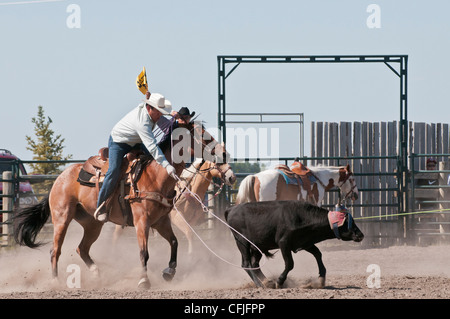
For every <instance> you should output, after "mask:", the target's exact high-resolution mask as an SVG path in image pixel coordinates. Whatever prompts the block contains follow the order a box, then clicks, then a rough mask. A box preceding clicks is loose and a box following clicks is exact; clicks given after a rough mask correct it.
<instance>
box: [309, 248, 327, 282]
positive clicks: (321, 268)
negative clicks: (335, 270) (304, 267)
mask: <svg viewBox="0 0 450 319" xmlns="http://www.w3.org/2000/svg"><path fill="white" fill-rule="evenodd" d="M305 250H306V251H307V252H309V253H311V254H312V255H313V256H314V258H316V261H317V266H318V267H319V287H318V288H323V287H325V275H326V273H327V270H326V269H325V265H324V264H323V262H322V253H321V252H320V250H319V248H317V246H316V245H312V246H311V247H308V248H305Z"/></svg>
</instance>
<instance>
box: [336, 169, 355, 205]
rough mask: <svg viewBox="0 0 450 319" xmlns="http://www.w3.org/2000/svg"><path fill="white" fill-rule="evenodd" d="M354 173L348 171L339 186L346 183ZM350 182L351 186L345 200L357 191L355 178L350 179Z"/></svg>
mask: <svg viewBox="0 0 450 319" xmlns="http://www.w3.org/2000/svg"><path fill="white" fill-rule="evenodd" d="M352 175H353V173H349V172H347V174H346V178H345V179H344V180H343V181H342V183H341V185H339V186H338V187H339V188H341V187H342V185H344V184H345V183H346V182H347V181H348V180H349V179H350V177H351V176H352ZM350 184H351V188H350V190H349V191H348V192H347V193H346V194H345V196H344V200H347V199H348V198H350V197H351V196H352V195H353V194H354V193H355V191H354V190H355V188H356V182H355V179H353V178H352V179H350Z"/></svg>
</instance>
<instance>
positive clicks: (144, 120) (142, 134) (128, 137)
mask: <svg viewBox="0 0 450 319" xmlns="http://www.w3.org/2000/svg"><path fill="white" fill-rule="evenodd" d="M154 127H155V123H154V122H153V120H152V119H151V117H150V115H149V114H148V112H147V108H146V107H145V103H141V104H139V105H138V107H136V108H134V109H133V110H131V111H130V112H129V113H128V114H127V115H125V116H124V117H123V118H122V119H121V120H120V121H119V122H117V124H116V125H114V127H113V129H112V131H111V137H112V139H113V141H114V142H116V143H126V144H128V145H130V146H134V145H136V144H138V143H142V144H144V146H145V147H146V148H147V150H148V151H149V152H150V155H152V156H153V158H154V159H155V160H156V162H157V163H158V164H160V165H161V166H162V167H164V168H165V167H166V166H168V165H169V164H170V163H169V162H168V161H167V159H166V157H165V156H164V154H163V152H162V151H161V149H160V148H159V147H158V145H157V142H156V139H155V137H154V135H153V132H152V131H153V129H154Z"/></svg>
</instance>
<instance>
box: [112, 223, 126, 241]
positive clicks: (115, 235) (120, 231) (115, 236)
mask: <svg viewBox="0 0 450 319" xmlns="http://www.w3.org/2000/svg"><path fill="white" fill-rule="evenodd" d="M123 232H124V228H123V227H122V226H119V225H116V227H115V228H114V233H113V239H112V242H113V246H116V245H117V241H118V240H119V238H120V237H122V235H123Z"/></svg>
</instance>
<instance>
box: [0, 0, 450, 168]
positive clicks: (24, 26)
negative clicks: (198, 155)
mask: <svg viewBox="0 0 450 319" xmlns="http://www.w3.org/2000/svg"><path fill="white" fill-rule="evenodd" d="M13 2H16V3H17V2H22V1H14V0H0V43H1V44H0V121H1V123H2V134H1V135H0V148H7V149H10V150H11V151H12V152H13V153H15V154H16V155H18V156H19V157H21V158H22V159H24V160H29V159H31V158H32V153H31V152H30V151H27V150H26V141H25V135H30V136H34V132H33V128H34V126H33V124H32V123H31V118H32V117H34V116H36V114H37V108H38V105H42V106H43V107H44V110H45V114H46V115H47V116H50V117H51V118H52V120H53V123H52V128H53V129H54V130H55V133H56V134H61V135H62V137H64V138H65V145H66V148H65V153H66V154H67V153H70V154H73V157H74V159H85V158H87V157H89V156H90V155H93V154H96V152H97V150H98V149H99V148H100V147H102V146H104V145H106V143H107V140H108V136H109V133H110V130H111V128H112V127H113V126H114V124H115V123H116V122H117V121H118V120H119V119H120V118H121V117H122V116H123V115H125V114H126V113H127V112H128V111H129V110H131V109H132V108H133V107H135V106H136V105H137V104H138V103H139V102H140V100H141V99H142V98H143V96H142V94H141V93H140V92H139V91H138V90H137V88H136V85H135V79H136V76H137V74H138V73H139V72H140V71H141V69H142V67H143V66H145V67H146V69H147V75H148V78H149V82H150V89H151V91H152V92H159V93H162V94H163V95H165V96H166V97H167V98H168V99H169V100H171V102H172V104H173V106H174V108H175V109H178V108H180V107H182V106H187V107H189V108H190V109H191V110H195V111H196V112H197V113H201V119H202V120H205V121H206V122H207V126H210V127H216V126H217V55H341V54H342V55H344V54H349V55H366V54H367V55H371V54H407V55H409V70H408V71H409V77H408V85H409V86H408V93H409V95H408V100H409V108H408V119H409V120H411V121H423V122H433V123H437V122H443V123H448V122H449V120H448V115H449V113H450V111H449V102H448V100H449V99H448V91H449V88H450V78H449V77H448V74H449V72H450V62H449V60H448V56H449V53H450V52H449V51H450V40H449V35H450V22H449V21H448V14H449V12H450V2H449V1H444V0H441V1H438V0H436V1H402V0H397V1H376V0H372V1H362V0H348V1H300V0H298V1H287V0H281V1H276V2H275V1H261V0H259V1H252V0H250V1H242V0H240V1H234V0H231V1H214V0H209V1H206V0H203V1H195V0H194V1H175V0H174V1H144V0H133V1H104V0H91V1H83V0H80V1H76V0H68V1H56V2H40V3H24V4H12V3H13ZM29 2H31V1H29ZM372 3H374V4H377V5H379V7H380V9H381V11H380V12H381V15H380V17H381V28H378V29H369V28H368V27H367V25H366V19H367V17H368V16H369V15H370V13H368V12H366V9H367V6H368V5H370V4H372ZM2 4H6V5H2ZM70 4H77V5H78V6H79V8H80V28H74V29H70V28H68V26H67V23H66V20H67V18H68V17H69V16H70V14H71V13H68V12H67V7H68V6H69V5H70ZM398 83H399V81H398V78H397V76H396V75H394V73H392V72H391V71H390V70H389V69H388V68H387V67H386V66H384V65H382V64H375V65H373V64H370V65H368V64H351V65H350V64H339V65H335V64H321V65H317V64H310V65H304V64H302V65H280V64H276V65H263V64H258V65H241V66H239V67H238V68H237V69H236V71H235V72H234V73H233V74H232V75H231V76H230V77H229V78H228V79H227V111H228V112H303V113H304V116H305V124H306V125H305V142H306V143H305V144H306V147H305V153H306V155H308V154H309V146H308V145H309V138H310V134H309V127H310V125H309V123H310V122H311V121H335V122H339V121H393V120H398V119H399V116H400V115H399V97H398V92H399V90H398V85H399V84H398ZM290 130H292V132H294V133H293V134H296V132H297V127H296V126H295V125H294V126H292V127H287V126H286V127H283V128H281V129H280V137H281V143H280V155H281V156H296V155H297V153H298V148H297V149H296V148H293V147H292V146H289V144H288V143H284V142H283V140H285V139H288V138H289V134H290ZM295 136H296V135H295Z"/></svg>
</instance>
